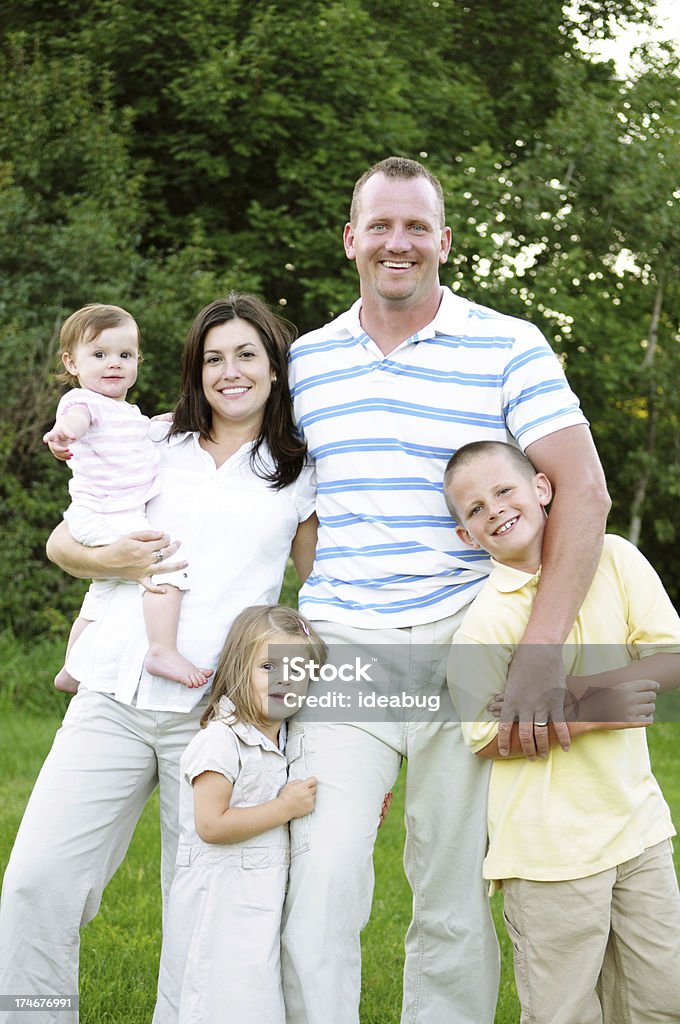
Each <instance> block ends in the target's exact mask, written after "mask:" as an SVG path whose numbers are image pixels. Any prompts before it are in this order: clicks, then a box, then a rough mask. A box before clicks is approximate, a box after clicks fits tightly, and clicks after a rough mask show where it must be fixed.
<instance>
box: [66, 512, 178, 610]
mask: <svg viewBox="0 0 680 1024" xmlns="http://www.w3.org/2000/svg"><path fill="white" fill-rule="evenodd" d="M178 547H179V544H178V543H177V542H174V541H173V542H171V541H170V538H169V537H168V535H167V534H166V533H162V532H161V531H160V530H144V531H141V532H140V533H133V534H129V535H127V536H125V537H121V538H120V540H117V541H115V542H114V543H113V544H104V545H101V546H100V547H92V548H90V547H85V545H83V544H79V543H78V542H77V541H75V540H74V539H73V537H72V536H71V534H70V533H69V530H68V527H67V525H66V523H60V524H59V526H57V527H56V529H55V530H53V531H52V534H51V535H50V537H49V539H48V541H47V548H46V550H47V557H48V558H49V560H50V561H51V562H54V563H55V565H58V566H59V568H60V569H63V570H64V572H67V573H68V574H69V576H75V577H77V578H78V579H124V580H132V581H137V582H139V583H142V584H143V585H144V586H145V587H146V588H147V590H151V591H153V592H154V593H163V591H162V589H161V588H159V587H154V586H153V585H152V584H150V583H149V577H150V576H151V575H152V574H153V575H154V576H155V575H157V574H158V573H165V572H174V570H175V569H185V568H186V566H187V563H186V562H184V561H179V562H178V561H175V562H172V561H168V559H171V558H172V556H173V555H174V553H175V552H176V551H177V549H178ZM158 551H160V552H161V553H162V555H163V560H162V561H160V562H159V561H158V556H157V554H156V552H158Z"/></svg>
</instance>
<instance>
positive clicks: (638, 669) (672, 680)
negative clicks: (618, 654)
mask: <svg viewBox="0 0 680 1024" xmlns="http://www.w3.org/2000/svg"><path fill="white" fill-rule="evenodd" d="M636 679H655V680H656V682H657V683H658V684H659V693H667V692H668V691H669V690H675V689H677V688H678V687H679V686H680V654H672V653H668V654H665V653H663V652H659V653H657V654H650V655H648V656H647V657H643V658H641V659H640V660H639V661H633V662H631V663H630V665H625V666H624V667H623V668H616V669H612V670H611V671H609V672H597V673H596V674H594V675H592V676H568V677H567V687H568V689H569V692H570V693H571V694H572V696H573V698H574V700H576V701H581V700H582V699H583V698H584V697H585V695H586V694H587V693H588V691H589V690H590V689H592V688H594V687H596V688H599V689H602V690H610V691H611V693H612V702H613V712H614V713H615V712H616V704H615V703H614V702H615V700H616V688H617V687H618V684H619V683H625V682H629V681H633V680H636Z"/></svg>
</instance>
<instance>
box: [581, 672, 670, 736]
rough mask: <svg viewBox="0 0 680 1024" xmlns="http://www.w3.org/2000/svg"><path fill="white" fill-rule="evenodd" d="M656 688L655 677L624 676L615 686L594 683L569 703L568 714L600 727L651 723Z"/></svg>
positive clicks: (627, 727)
mask: <svg viewBox="0 0 680 1024" xmlns="http://www.w3.org/2000/svg"><path fill="white" fill-rule="evenodd" d="M659 688H660V687H659V683H658V682H657V681H656V680H655V679H626V680H624V681H623V682H620V683H616V685H615V686H601V687H595V686H593V687H591V688H590V689H589V690H586V692H585V694H584V695H583V697H582V698H581V700H579V701H578V702H577V703H576V704H574V705H572V708H571V714H570V717H573V718H574V720H575V721H577V722H593V723H594V724H597V725H598V726H599V727H600V728H601V729H630V728H631V727H632V726H644V725H651V724H652V723H653V722H654V711H655V710H656V696H657V694H658V692H659Z"/></svg>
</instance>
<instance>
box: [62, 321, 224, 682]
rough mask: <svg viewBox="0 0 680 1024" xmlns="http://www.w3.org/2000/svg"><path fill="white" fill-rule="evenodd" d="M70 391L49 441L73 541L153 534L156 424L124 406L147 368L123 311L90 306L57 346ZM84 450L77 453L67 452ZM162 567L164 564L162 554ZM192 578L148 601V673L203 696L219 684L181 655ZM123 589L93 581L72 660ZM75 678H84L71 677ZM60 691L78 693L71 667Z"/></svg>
mask: <svg viewBox="0 0 680 1024" xmlns="http://www.w3.org/2000/svg"><path fill="white" fill-rule="evenodd" d="M59 340H60V349H59V357H60V360H61V362H62V363H63V365H64V367H65V372H63V373H61V374H60V375H59V376H58V379H59V380H61V381H63V382H71V383H73V384H78V385H79V387H74V388H73V389H72V390H71V391H69V392H68V393H67V394H65V395H64V396H63V398H62V399H61V401H60V402H59V405H58V407H57V418H56V423H55V424H54V426H53V427H52V429H51V430H49V431H48V432H47V433H46V434H45V436H44V437H43V441H44V442H45V444H47V445H48V446H49V448H50V451H51V452H52V454H53V455H54V456H55V457H56V458H58V459H62V460H64V461H69V463H70V466H71V469H72V470H73V478H72V480H71V482H70V483H69V490H70V492H71V498H72V501H71V505H70V506H69V508H68V509H67V510H66V512H65V513H64V519H65V520H66V522H67V523H68V526H69V530H70V532H71V535H72V536H73V537H74V538H75V539H76V540H78V541H80V543H81V544H86V545H88V546H90V547H94V546H98V545H101V544H109V543H111V542H112V541H114V540H117V539H118V538H119V537H122V536H123V535H125V534H127V533H136V532H138V531H140V530H148V529H149V528H150V527H149V522H148V520H147V518H146V512H145V504H146V502H147V501H148V500H149V499H150V498H152V497H153V496H154V495H155V494H157V493H158V490H159V487H158V479H157V478H158V466H159V461H160V454H159V452H158V446H157V445H155V444H154V443H153V441H152V440H151V439H150V437H149V419H148V417H147V416H143V415H142V414H141V412H140V411H139V409H138V408H137V406H135V405H130V404H129V403H128V402H126V400H125V399H126V396H127V393H128V390H129V389H130V388H131V387H132V385H133V384H134V383H135V381H136V380H137V367H138V365H139V361H140V354H139V331H138V328H137V324H136V323H135V321H134V320H133V318H132V317H131V316H130V314H129V313H127V312H126V311H125V310H124V309H121V308H120V306H104V305H99V304H92V305H89V306H84V307H83V309H79V310H78V311H77V312H75V313H73V314H72V315H71V316H70V317H69V318H68V320H66V321H65V323H64V325H63V327H62V329H61V333H60V336H59ZM73 442H77V446H76V447H75V448H74V450H73V452H72V451H71V450H70V447H69V446H70V445H71V444H72V443H73ZM156 557H157V559H158V561H159V562H160V561H162V558H163V555H162V553H161V552H157V554H156ZM186 580H187V574H186V573H175V574H174V575H173V576H169V577H166V578H164V580H163V583H164V584H167V586H165V591H164V593H151V592H148V593H146V594H145V597H144V621H145V624H146V630H147V635H148V638H149V653H148V655H147V659H146V668H147V670H148V671H149V672H151V673H153V674H154V675H160V676H165V677H166V678H168V679H174V680H175V681H176V682H178V683H183V684H184V685H185V686H203V685H204V684H205V683H206V682H207V681H208V679H209V677H210V676H211V675H212V672H211V670H209V669H199V668H196V666H195V665H193V664H192V663H191V662H190V661H188V660H187V659H186V658H184V657H183V656H182V655H181V654H180V653H179V652H178V651H177V624H178V621H179V612H180V602H181V591H182V590H186V589H187V583H186ZM119 582H120V581H118V580H95V581H94V582H93V583H92V585H91V587H90V589H89V591H88V593H87V595H86V597H85V600H84V602H83V605H82V608H81V610H80V614H79V616H78V618H77V619H76V621H75V622H74V624H73V627H72V629H71V635H70V637H69V643H68V648H67V661H68V652H69V651H70V649H71V647H72V645H73V644H74V643H75V641H76V640H77V638H78V637H79V636H80V634H81V633H82V631H83V630H84V629H85V627H86V626H87V625H88V623H90V622H92V621H94V620H96V619H98V618H99V617H100V615H101V612H102V610H103V608H104V607H105V606H106V603H107V601H108V597H109V596H110V594H111V588H113V587H116V586H118V584H119ZM74 671H76V672H77V669H76V668H75V667H74ZM54 684H55V686H56V687H57V689H58V690H64V691H65V692H67V693H75V692H76V690H77V689H78V682H77V680H76V679H75V678H74V676H73V675H72V674H71V672H70V671H68V669H67V667H66V666H64V668H62V669H61V671H60V672H59V673H58V674H57V676H56V678H55V680H54Z"/></svg>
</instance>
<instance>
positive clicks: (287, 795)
mask: <svg viewBox="0 0 680 1024" xmlns="http://www.w3.org/2000/svg"><path fill="white" fill-rule="evenodd" d="M278 799H279V800H281V801H282V802H283V803H284V805H285V807H286V812H287V813H288V815H289V817H288V820H289V821H290V819H291V818H303V817H304V816H305V814H311V812H312V811H313V810H314V804H315V803H316V779H315V778H309V779H296V780H295V781H294V782H289V783H287V784H286V785H285V786H284V787H283V789H282V790H281V792H280V793H279V796H278Z"/></svg>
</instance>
